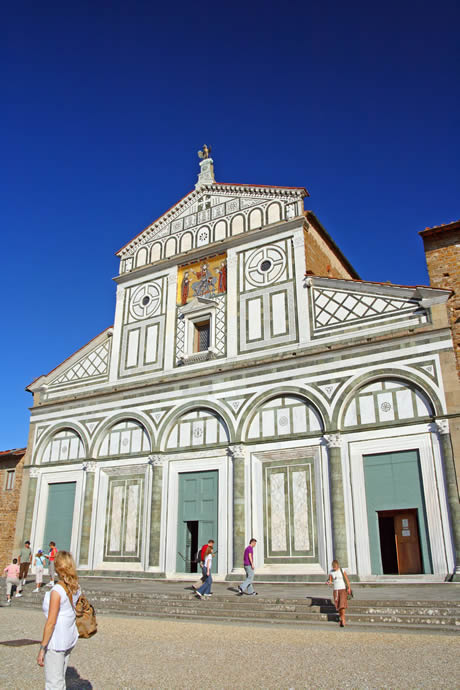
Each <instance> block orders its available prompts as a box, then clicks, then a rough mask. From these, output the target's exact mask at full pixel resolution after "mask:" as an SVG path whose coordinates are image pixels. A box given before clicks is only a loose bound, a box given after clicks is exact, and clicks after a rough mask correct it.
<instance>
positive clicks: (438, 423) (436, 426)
mask: <svg viewBox="0 0 460 690" xmlns="http://www.w3.org/2000/svg"><path fill="white" fill-rule="evenodd" d="M430 427H431V431H434V432H435V433H437V434H439V435H440V436H443V435H444V434H448V433H449V420H448V419H436V420H435V421H434V422H433V423H432V424H431V425H430Z"/></svg>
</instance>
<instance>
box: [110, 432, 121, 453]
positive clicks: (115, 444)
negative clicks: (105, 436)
mask: <svg viewBox="0 0 460 690" xmlns="http://www.w3.org/2000/svg"><path fill="white" fill-rule="evenodd" d="M109 454H110V455H119V454H120V434H117V433H111V434H110V436H109Z"/></svg>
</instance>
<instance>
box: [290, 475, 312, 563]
mask: <svg viewBox="0 0 460 690" xmlns="http://www.w3.org/2000/svg"><path fill="white" fill-rule="evenodd" d="M292 507H293V513H294V515H293V522H294V549H295V551H309V550H310V535H309V533H308V495H307V473H306V471H305V470H303V471H299V472H292Z"/></svg>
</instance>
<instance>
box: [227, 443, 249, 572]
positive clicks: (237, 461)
mask: <svg viewBox="0 0 460 690" xmlns="http://www.w3.org/2000/svg"><path fill="white" fill-rule="evenodd" d="M229 454H230V456H231V458H232V463H233V568H242V567H243V556H244V549H245V546H246V539H245V537H246V524H245V523H246V520H245V504H244V458H245V454H244V447H243V446H241V445H235V446H230V447H229Z"/></svg>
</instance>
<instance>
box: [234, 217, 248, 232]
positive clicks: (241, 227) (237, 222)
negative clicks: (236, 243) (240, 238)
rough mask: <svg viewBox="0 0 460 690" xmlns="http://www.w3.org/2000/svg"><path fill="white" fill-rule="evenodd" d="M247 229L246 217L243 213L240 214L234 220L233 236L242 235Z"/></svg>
mask: <svg viewBox="0 0 460 690" xmlns="http://www.w3.org/2000/svg"><path fill="white" fill-rule="evenodd" d="M245 229H246V228H245V217H244V216H243V214H242V213H238V215H236V216H234V217H233V218H232V224H231V234H232V235H241V233H242V232H244V231H245Z"/></svg>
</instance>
